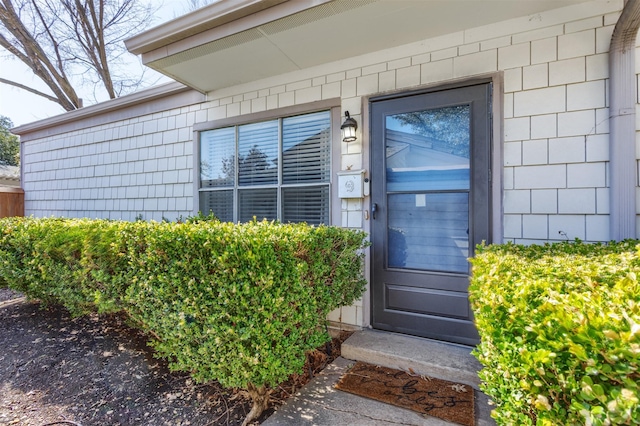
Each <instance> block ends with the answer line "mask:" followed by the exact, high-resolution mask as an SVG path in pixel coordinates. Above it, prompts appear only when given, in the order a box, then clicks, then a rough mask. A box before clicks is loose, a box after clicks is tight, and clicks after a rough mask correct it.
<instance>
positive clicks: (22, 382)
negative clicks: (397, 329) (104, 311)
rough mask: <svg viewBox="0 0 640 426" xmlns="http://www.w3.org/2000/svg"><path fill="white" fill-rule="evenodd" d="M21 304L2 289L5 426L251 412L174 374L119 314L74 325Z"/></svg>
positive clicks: (209, 421)
mask: <svg viewBox="0 0 640 426" xmlns="http://www.w3.org/2000/svg"><path fill="white" fill-rule="evenodd" d="M20 296H21V295H20V294H18V293H15V292H12V291H11V290H8V289H0V425H25V426H27V425H29V426H30V425H34V426H45V425H49V424H68V425H73V424H76V425H82V426H88V425H149V426H151V425H153V426H156V425H172V426H173V425H176V426H177V425H194V426H204V425H238V424H241V423H242V421H243V420H244V417H245V416H246V414H247V413H248V412H249V410H250V401H249V400H248V399H247V398H246V397H245V396H244V394H243V393H242V392H239V391H237V390H233V389H224V388H222V387H221V386H220V385H218V384H217V383H207V384H197V383H195V382H194V381H193V380H191V379H190V378H189V376H188V375H187V374H183V373H175V372H170V371H169V369H168V367H167V364H166V362H165V361H164V360H160V359H156V358H154V356H153V354H154V353H153V350H152V349H151V348H150V347H148V346H147V344H146V342H147V340H148V339H147V337H146V336H145V335H143V334H142V333H141V332H139V331H138V330H135V329H132V328H130V327H128V326H127V325H126V321H125V320H124V318H122V317H121V316H118V315H102V316H98V315H91V316H86V317H81V318H71V317H70V316H69V314H68V313H67V312H66V311H65V310H64V309H63V308H61V307H56V306H54V307H48V308H44V309H43V308H42V307H40V306H39V304H37V303H34V302H23V303H11V300H12V299H15V298H16V297H20ZM346 337H347V336H346V335H343V336H342V338H341V339H334V340H333V341H332V342H331V343H330V344H329V345H327V346H326V347H323V348H319V350H317V351H315V352H313V353H312V354H310V356H309V357H308V363H307V366H306V367H305V373H304V374H301V375H294V376H292V377H291V378H290V380H289V381H288V382H286V383H283V384H282V385H281V386H280V387H279V388H278V389H276V392H275V393H274V406H273V407H272V408H271V409H270V410H269V411H267V412H266V413H265V414H264V415H263V416H262V417H261V419H260V420H259V422H260V421H264V420H265V419H266V418H267V417H268V416H269V415H270V414H272V413H273V410H274V409H275V408H276V407H277V406H278V405H280V404H281V403H282V402H284V400H286V398H287V397H289V396H290V395H292V394H293V393H294V392H295V391H296V390H297V389H299V388H300V387H301V386H303V385H304V384H305V383H306V382H308V381H309V380H310V378H311V377H312V376H313V375H315V374H317V373H318V372H319V371H320V370H322V368H324V366H326V364H328V363H329V362H331V361H332V360H333V359H335V358H336V357H337V356H339V354H340V342H341V341H343V340H344V338H346ZM57 422H62V423H57ZM259 422H257V423H255V424H258V423H259Z"/></svg>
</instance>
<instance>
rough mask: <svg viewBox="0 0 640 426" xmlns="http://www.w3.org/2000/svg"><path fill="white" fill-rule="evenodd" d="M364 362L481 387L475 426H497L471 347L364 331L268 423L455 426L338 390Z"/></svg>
mask: <svg viewBox="0 0 640 426" xmlns="http://www.w3.org/2000/svg"><path fill="white" fill-rule="evenodd" d="M354 361H364V362H369V363H372V364H376V365H383V366H385V367H391V368H399V369H403V370H405V371H406V370H408V369H409V368H411V370H413V371H414V372H416V373H418V374H424V375H428V376H430V377H437V378H440V379H444V380H450V381H454V382H458V383H464V384H468V385H469V386H471V387H473V388H474V389H476V407H475V413H476V425H477V426H492V425H495V422H494V421H493V419H491V417H490V412H491V407H490V406H489V404H488V398H487V397H486V395H484V394H483V393H482V392H480V391H479V390H477V389H478V384H479V380H478V377H477V371H478V369H479V368H480V365H479V363H478V362H477V361H476V360H475V358H474V357H473V356H472V355H471V348H469V347H465V346H459V345H449V344H446V343H442V342H436V341H433V340H428V339H420V338H415V337H410V336H404V335H399V334H395V333H386V332H379V331H373V330H363V331H360V332H357V333H355V334H354V335H353V336H351V337H350V338H349V339H347V340H346V341H345V342H344V343H343V344H342V357H341V358H338V359H336V360H335V361H334V362H333V363H332V364H331V365H329V366H328V367H327V368H326V369H325V370H324V371H322V373H321V374H319V375H318V376H317V377H315V378H314V379H313V380H312V381H311V382H309V383H308V384H307V385H306V386H305V387H304V388H302V389H301V390H300V391H299V392H298V393H297V394H296V395H294V396H293V397H291V398H289V399H288V400H287V402H286V403H285V404H284V405H283V406H282V407H280V409H279V410H278V411H277V412H276V413H274V414H273V415H272V416H271V417H269V418H268V419H267V420H266V421H265V422H264V423H262V424H263V425H265V426H274V425H318V426H322V425H375V426H377V425H380V426H383V425H415V426H445V425H455V423H450V422H447V421H444V420H441V419H438V418H436V417H431V416H422V415H420V414H418V413H416V412H414V411H411V410H407V409H404V408H400V407H396V406H394V405H390V404H385V403H382V402H378V401H374V400H371V399H368V398H363V397H360V396H357V395H353V394H350V393H347V392H342V391H339V390H337V389H335V388H334V385H335V383H336V382H337V381H338V380H339V379H340V377H341V376H342V375H343V374H344V373H345V372H346V371H347V370H348V369H349V367H350V366H351V365H353V363H354Z"/></svg>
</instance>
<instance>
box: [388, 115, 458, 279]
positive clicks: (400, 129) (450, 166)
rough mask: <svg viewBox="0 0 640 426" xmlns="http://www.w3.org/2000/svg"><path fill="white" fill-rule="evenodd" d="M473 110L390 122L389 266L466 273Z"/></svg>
mask: <svg viewBox="0 0 640 426" xmlns="http://www.w3.org/2000/svg"><path fill="white" fill-rule="evenodd" d="M469 127H470V106H469V105H458V106H452V107H443V108H436V109H428V110H423V111H416V112H408V113H402V114H395V115H390V116H387V117H386V122H385V143H386V145H385V146H386V171H387V178H386V180H387V182H386V183H387V209H388V231H387V245H388V247H387V263H388V266H389V268H407V269H420V270H430V271H442V272H458V273H465V274H466V273H468V270H469V266H468V263H467V257H468V256H469V188H470V181H469V171H470V160H469V152H470V131H469Z"/></svg>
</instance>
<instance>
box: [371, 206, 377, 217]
mask: <svg viewBox="0 0 640 426" xmlns="http://www.w3.org/2000/svg"><path fill="white" fill-rule="evenodd" d="M377 211H378V205H377V204H376V203H373V204H371V218H372V219H373V220H375V219H376V212H377Z"/></svg>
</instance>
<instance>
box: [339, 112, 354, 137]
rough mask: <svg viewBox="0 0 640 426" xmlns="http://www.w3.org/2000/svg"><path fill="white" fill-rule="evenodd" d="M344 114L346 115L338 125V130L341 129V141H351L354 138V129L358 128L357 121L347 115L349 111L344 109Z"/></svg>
mask: <svg viewBox="0 0 640 426" xmlns="http://www.w3.org/2000/svg"><path fill="white" fill-rule="evenodd" d="M344 115H345V116H346V117H347V118H346V119H345V120H344V123H342V126H340V130H342V141H343V142H353V141H355V140H356V139H357V138H356V130H357V129H358V122H357V121H356V120H354V119H353V118H351V116H350V115H349V111H345V112H344Z"/></svg>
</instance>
